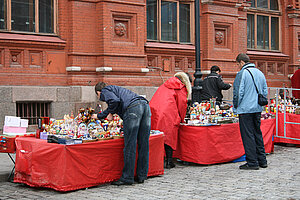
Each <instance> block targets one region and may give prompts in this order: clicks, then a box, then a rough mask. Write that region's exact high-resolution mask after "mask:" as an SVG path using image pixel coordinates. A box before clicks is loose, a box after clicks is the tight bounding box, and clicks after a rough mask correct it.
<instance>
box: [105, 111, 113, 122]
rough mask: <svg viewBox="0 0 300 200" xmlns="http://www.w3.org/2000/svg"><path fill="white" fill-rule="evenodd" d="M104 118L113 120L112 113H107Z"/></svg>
mask: <svg viewBox="0 0 300 200" xmlns="http://www.w3.org/2000/svg"><path fill="white" fill-rule="evenodd" d="M106 118H107V120H108V121H111V120H113V115H112V114H111V113H109V114H108V115H107V117H106Z"/></svg>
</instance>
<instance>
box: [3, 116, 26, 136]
mask: <svg viewBox="0 0 300 200" xmlns="http://www.w3.org/2000/svg"><path fill="white" fill-rule="evenodd" d="M27 128H28V119H21V118H20V117H14V116H5V121H4V127H3V134H4V135H22V134H26V130H27Z"/></svg>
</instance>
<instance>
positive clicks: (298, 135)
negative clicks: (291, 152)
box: [274, 113, 300, 144]
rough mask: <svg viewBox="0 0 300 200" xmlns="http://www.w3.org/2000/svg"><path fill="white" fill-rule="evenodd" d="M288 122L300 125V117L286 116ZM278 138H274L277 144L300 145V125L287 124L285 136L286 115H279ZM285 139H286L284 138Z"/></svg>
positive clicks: (294, 115)
mask: <svg viewBox="0 0 300 200" xmlns="http://www.w3.org/2000/svg"><path fill="white" fill-rule="evenodd" d="M286 122H294V123H300V115H296V114H290V113H287V114H286ZM278 136H280V137H276V132H275V137H274V142H276V143H290V144H300V125H299V124H286V135H285V136H284V114H283V113H280V114H278ZM282 137H285V138H282Z"/></svg>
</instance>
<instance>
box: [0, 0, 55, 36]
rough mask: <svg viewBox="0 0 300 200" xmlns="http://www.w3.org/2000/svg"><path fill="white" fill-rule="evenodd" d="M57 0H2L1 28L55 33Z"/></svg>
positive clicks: (0, 7)
mask: <svg viewBox="0 0 300 200" xmlns="http://www.w3.org/2000/svg"><path fill="white" fill-rule="evenodd" d="M55 5H56V0H1V1H0V30H1V29H2V30H6V31H22V32H37V33H55V30H54V29H55V21H56V20H55V13H56V6H55Z"/></svg>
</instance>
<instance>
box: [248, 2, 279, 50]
mask: <svg viewBox="0 0 300 200" xmlns="http://www.w3.org/2000/svg"><path fill="white" fill-rule="evenodd" d="M279 27H280V11H279V6H278V2H277V0H252V1H251V7H250V8H249V10H248V12H247V47H248V49H261V50H280V47H279V44H280V43H279V38H280V36H279Z"/></svg>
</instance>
